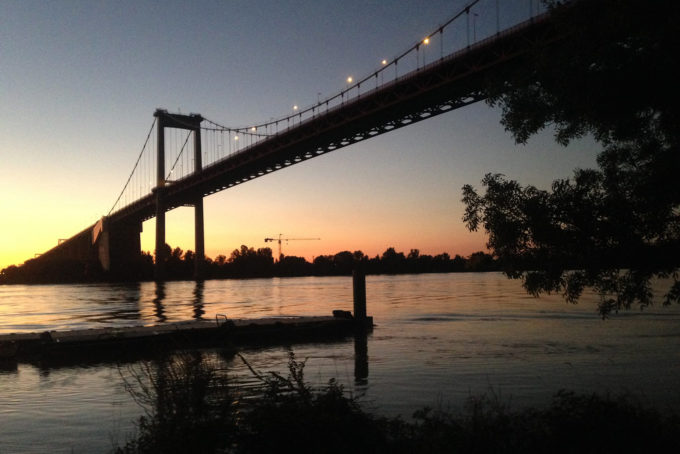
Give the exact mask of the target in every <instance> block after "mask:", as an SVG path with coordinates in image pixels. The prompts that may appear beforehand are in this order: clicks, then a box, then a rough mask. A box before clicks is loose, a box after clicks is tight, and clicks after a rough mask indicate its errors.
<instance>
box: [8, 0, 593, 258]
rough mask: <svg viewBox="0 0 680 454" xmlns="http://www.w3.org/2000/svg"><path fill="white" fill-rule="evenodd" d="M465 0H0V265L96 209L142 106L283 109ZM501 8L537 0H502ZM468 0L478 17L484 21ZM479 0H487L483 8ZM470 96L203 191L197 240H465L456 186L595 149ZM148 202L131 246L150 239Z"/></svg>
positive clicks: (210, 111)
mask: <svg viewBox="0 0 680 454" xmlns="http://www.w3.org/2000/svg"><path fill="white" fill-rule="evenodd" d="M466 3H467V2H466V1H463V0H431V1H428V2H421V1H416V0H411V1H388V0H383V1H370V0H361V1H359V0H344V1H342V2H340V1H326V0H318V1H275V0H269V1H258V0H255V1H194V2H176V1H162V2H161V1H157V2H150V1H148V2H138V1H130V2H126V1H122V2H118V1H116V2H114V1H108V2H104V1H102V2H99V1H97V2H90V1H66V0H64V1H52V2H46V1H26V0H22V1H14V0H0V158H1V165H0V268H4V267H6V266H8V265H10V264H20V263H22V262H23V261H25V260H26V259H29V258H31V257H33V256H34V254H36V253H41V252H44V251H46V250H48V249H50V248H51V247H53V246H55V245H56V244H57V241H58V239H59V238H68V237H71V236H72V235H74V234H75V233H77V232H79V231H81V230H82V229H84V228H85V227H87V226H89V225H91V224H93V223H94V222H96V221H97V220H98V219H99V218H100V217H101V216H102V215H104V214H106V213H108V211H109V209H110V208H111V206H112V204H113V202H114V201H115V199H116V197H117V195H118V193H119V191H120V190H121V188H122V187H123V184H124V183H125V180H126V178H127V176H128V174H129V173H130V170H131V169H132V166H133V164H134V161H135V159H136V158H137V155H138V153H139V151H140V149H141V147H142V144H143V142H144V139H145V137H146V134H147V132H148V129H149V127H150V125H151V122H152V120H153V112H154V110H155V109H156V108H159V107H160V108H165V109H168V110H169V111H170V112H182V113H190V112H196V113H200V114H202V115H203V116H204V117H207V118H210V119H211V120H215V121H217V122H219V123H221V124H223V125H227V126H232V125H233V126H244V125H248V124H252V123H259V122H264V121H267V120H269V119H271V118H276V117H280V116H283V115H286V114H288V113H290V112H291V111H292V106H293V105H300V106H303V107H304V106H308V105H311V104H313V103H315V102H316V100H317V99H319V98H322V99H323V98H325V97H328V96H330V95H333V94H335V93H336V92H338V91H339V90H341V89H342V88H343V87H344V86H345V84H346V82H345V81H346V78H347V77H348V76H353V77H355V78H357V77H361V76H365V75H367V74H370V73H371V72H373V71H374V70H375V69H377V68H378V67H379V65H380V61H381V60H382V59H388V60H389V59H391V58H392V57H395V56H396V55H398V54H400V53H401V52H402V51H403V50H405V49H406V48H408V47H410V46H411V45H413V44H414V43H416V42H418V41H420V40H421V39H422V37H424V36H426V35H427V34H428V33H429V32H431V31H433V30H435V29H436V28H437V26H438V25H439V24H441V23H443V22H445V21H446V20H447V19H448V18H449V17H450V16H452V15H453V14H455V13H456V12H457V11H458V10H459V9H460V8H461V7H462V6H464V5H465V4H466ZM500 3H501V4H502V5H501V13H502V14H501V20H500V21H501V22H502V25H504V24H505V23H506V22H507V23H512V21H513V20H516V17H517V16H518V15H519V14H520V12H522V13H525V12H526V11H527V10H530V9H531V8H532V6H534V7H535V4H536V3H537V2H536V1H535V0H534V1H530V0H517V1H514V0H501V1H500ZM493 5H495V1H493V0H486V1H482V2H481V5H480V9H478V10H477V11H478V16H475V17H474V20H475V27H476V28H475V30H474V32H475V34H478V35H479V36H483V34H484V32H485V26H486V25H485V24H489V23H493V24H495V21H496V16H495V10H494V7H493ZM485 8H486V9H485ZM499 120H500V112H499V111H498V110H497V109H492V108H490V107H489V106H488V105H486V104H484V103H478V104H476V105H472V106H469V107H466V108H463V109H460V110H457V111H454V112H450V113H447V114H444V115H441V116H439V117H436V118H434V119H429V120H426V121H424V122H421V123H419V124H415V125H412V126H408V127H406V128H403V129H400V130H397V131H394V132H390V133H388V134H386V135H383V136H379V137H376V138H373V139H370V140H368V141H365V142H361V143H358V144H355V145H352V146H350V147H347V148H343V149H340V150H338V151H335V152H333V153H330V154H328V155H324V156H321V157H318V158H315V159H312V160H310V161H307V162H304V163H301V164H298V165H295V166H293V167H290V168H287V169H284V170H282V171H279V172H275V173H273V174H270V175H267V176H265V177H262V178H258V179H255V180H253V181H250V182H247V183H245V184H243V185H240V186H238V187H235V188H232V189H229V190H226V191H223V192H221V193H218V194H215V195H212V196H209V197H207V198H206V199H205V225H206V254H207V255H208V256H210V257H215V256H217V255H218V254H225V255H227V256H229V253H230V252H231V251H232V250H233V249H235V248H238V247H239V246H240V245H241V244H246V245H248V246H252V247H255V248H258V247H265V246H270V247H272V248H273V249H274V251H275V253H276V246H275V245H273V246H272V245H271V243H267V244H266V243H264V238H265V237H270V236H276V235H278V234H279V233H282V234H283V235H284V236H287V237H319V238H321V240H320V241H295V242H290V243H289V244H284V245H283V252H284V254H287V255H299V256H304V257H306V258H308V259H310V260H311V259H312V258H313V257H314V256H317V255H320V254H329V253H335V252H339V251H342V250H350V251H354V250H362V251H363V252H364V253H366V254H368V255H370V256H374V255H376V254H381V253H382V252H383V251H384V250H385V249H386V248H388V247H390V246H392V247H395V248H396V249H397V250H398V251H404V252H406V253H407V252H408V251H409V250H410V249H411V248H418V249H420V250H421V253H428V254H438V253H441V252H448V253H449V254H451V255H454V254H461V255H464V256H465V255H469V254H470V253H472V252H474V251H477V250H484V249H485V247H484V244H485V241H486V239H485V237H484V235H483V234H482V233H469V232H468V231H467V230H466V229H465V226H464V225H463V222H462V220H461V218H462V215H463V209H464V208H463V205H462V204H461V202H460V199H461V187H462V186H463V185H464V184H466V183H471V184H474V185H477V186H479V182H480V180H481V178H482V177H483V176H484V174H485V173H487V172H500V173H503V174H505V175H507V176H508V177H509V178H514V179H518V180H520V181H522V182H523V183H530V184H535V185H537V186H539V187H542V188H548V187H549V184H550V182H551V181H552V180H553V179H555V178H560V177H567V176H569V175H570V174H571V172H572V170H573V169H574V168H577V167H592V166H594V163H595V155H596V152H597V146H596V145H595V144H593V143H592V141H590V140H583V141H581V142H579V143H574V144H572V145H570V146H569V147H568V148H561V147H558V146H557V145H555V144H554V143H553V140H552V135H551V132H550V131H547V132H546V133H545V134H542V135H540V136H538V137H535V138H533V139H532V140H531V141H530V142H529V144H528V145H526V146H519V145H516V144H515V143H514V141H513V139H512V137H511V136H510V135H509V134H508V133H507V132H505V131H504V130H503V127H502V126H501V125H500V123H499ZM166 219H167V221H166V222H167V242H168V243H170V244H171V245H172V246H173V247H175V246H179V247H181V248H183V249H185V250H186V249H193V242H194V240H193V210H192V209H190V208H181V209H178V210H175V211H172V212H170V213H169V214H168V215H167V218H166ZM153 244H154V227H153V220H152V221H147V222H146V223H145V224H144V233H143V234H142V248H143V249H144V250H152V249H153V247H154V246H153Z"/></svg>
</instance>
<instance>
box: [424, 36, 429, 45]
mask: <svg viewBox="0 0 680 454" xmlns="http://www.w3.org/2000/svg"><path fill="white" fill-rule="evenodd" d="M423 44H430V37H429V36H428V37H427V38H425V39H424V40H423Z"/></svg>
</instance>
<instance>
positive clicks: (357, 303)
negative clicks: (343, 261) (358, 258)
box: [352, 269, 366, 322]
mask: <svg viewBox="0 0 680 454" xmlns="http://www.w3.org/2000/svg"><path fill="white" fill-rule="evenodd" d="M352 284H353V288H354V318H355V319H356V320H358V321H360V322H364V321H365V320H366V275H365V274H364V272H363V270H359V269H355V270H354V271H352Z"/></svg>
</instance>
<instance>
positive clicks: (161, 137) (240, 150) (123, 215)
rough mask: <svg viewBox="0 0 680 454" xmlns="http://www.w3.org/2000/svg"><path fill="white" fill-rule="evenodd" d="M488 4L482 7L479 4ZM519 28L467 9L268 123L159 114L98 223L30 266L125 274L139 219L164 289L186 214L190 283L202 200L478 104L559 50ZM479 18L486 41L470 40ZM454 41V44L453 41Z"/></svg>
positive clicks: (525, 26) (201, 255) (546, 15)
mask: <svg viewBox="0 0 680 454" xmlns="http://www.w3.org/2000/svg"><path fill="white" fill-rule="evenodd" d="M484 3H486V5H483V4H484ZM527 4H528V8H527V14H526V16H525V20H523V21H521V22H518V23H516V24H515V25H513V26H511V27H508V28H505V29H502V30H501V28H500V17H499V16H500V9H499V2H498V0H495V1H486V2H484V1H483V0H474V1H471V2H470V3H469V4H468V5H467V6H466V7H464V8H463V9H462V10H461V11H459V12H458V13H457V14H455V15H454V16H453V17H452V18H450V19H449V20H448V21H447V22H445V23H444V24H442V25H439V26H438V27H437V28H436V29H434V30H433V31H432V33H430V34H428V35H427V36H425V37H422V38H420V39H419V40H418V42H416V43H415V44H414V45H413V46H412V47H410V48H409V49H407V50H406V51H404V52H402V53H401V54H399V55H398V56H396V57H395V58H393V59H391V60H389V61H388V60H383V61H382V62H381V66H380V67H379V69H377V70H375V71H374V72H372V73H370V74H369V75H368V76H366V77H363V78H359V79H357V80H348V85H347V86H346V87H345V88H344V89H343V90H341V91H340V92H339V93H337V94H335V95H333V96H331V97H328V98H326V99H323V100H319V101H318V102H317V103H315V104H313V105H311V106H309V107H305V108H300V107H298V106H295V107H294V108H293V113H292V114H289V115H285V116H283V117H281V118H278V119H276V120H272V121H269V122H263V123H260V124H253V125H247V126H243V127H227V126H223V125H221V124H220V123H219V122H217V121H213V120H210V119H207V118H205V117H203V116H201V115H200V114H189V115H185V114H179V113H170V112H168V111H166V110H163V109H157V110H156V111H155V113H154V119H153V123H152V125H151V127H150V129H149V132H148V135H147V138H146V141H145V142H144V145H143V146H142V149H141V152H140V153H139V156H138V158H137V160H136V162H135V164H134V167H133V170H132V172H131V173H130V175H129V177H128V179H127V182H126V184H125V186H124V188H123V190H122V191H121V192H120V194H119V196H118V198H117V199H116V201H115V203H114V204H113V206H112V207H111V209H110V210H109V212H108V214H107V215H106V216H103V217H102V218H101V219H100V220H99V221H97V222H96V223H95V224H93V225H91V226H89V227H87V228H86V229H84V230H83V231H81V232H80V233H78V234H76V235H74V236H73V237H72V238H69V239H67V240H60V242H59V244H58V245H57V246H56V247H54V248H53V249H51V250H49V251H47V252H45V253H44V254H42V255H41V256H39V257H38V258H37V259H36V260H53V259H64V258H68V259H76V260H82V261H91V262H95V261H96V262H99V264H100V265H101V267H102V268H103V269H104V270H107V271H112V272H116V271H121V270H129V269H134V263H135V262H136V261H139V259H140V257H141V252H140V251H141V245H140V233H141V231H142V223H143V222H144V221H145V220H148V219H151V218H155V219H156V242H155V244H156V249H155V267H156V278H157V279H159V280H160V279H163V277H164V263H165V259H166V257H165V255H166V254H167V251H166V248H165V214H166V212H168V211H170V210H172V209H174V208H177V207H180V206H191V207H194V213H195V277H196V278H198V279H200V278H201V277H202V264H203V262H204V260H205V252H204V251H205V246H204V225H203V198H204V197H206V196H209V195H211V194H214V193H216V192H220V191H223V190H226V189H228V188H231V187H233V186H235V185H238V184H241V183H244V182H246V181H249V180H252V179H254V178H258V177H261V176H264V175H267V174H269V173H271V172H275V171H277V170H281V169H284V168H286V167H289V166H291V165H294V164H297V163H300V162H303V161H306V160H308V159H311V158H314V157H317V156H320V155H323V154H325V153H329V152H331V151H335V150H337V149H340V148H343V147H346V146H349V145H352V144H354V143H357V142H360V141H363V140H366V139H369V138H371V137H375V136H378V135H381V134H384V133H387V132H389V131H392V130H395V129H399V128H402V127H405V126H407V125H411V124H414V123H417V122H420V121H423V120H426V119H428V118H432V117H434V116H436V115H440V114H443V113H446V112H449V111H452V110H455V109H458V108H461V107H463V106H466V105H469V104H471V103H474V102H477V101H480V100H482V99H484V98H485V96H486V95H485V93H486V90H485V79H486V77H487V75H489V74H494V75H496V76H497V75H498V74H503V72H504V71H506V72H507V71H511V70H513V69H516V68H518V67H521V65H522V64H523V62H525V61H526V59H528V58H531V55H532V53H533V52H536V51H537V49H544V48H545V47H546V46H549V45H550V44H551V43H553V42H556V41H558V40H560V39H562V36H561V35H560V33H559V32H558V31H557V30H556V28H555V27H554V24H553V22H554V20H553V17H552V14H551V13H550V12H547V11H541V10H540V9H539V8H538V6H537V4H538V2H535V1H531V0H530V1H528V2H527ZM482 15H486V16H490V17H492V18H494V15H495V21H496V27H495V30H493V31H492V32H491V33H487V35H486V36H481V33H480V34H479V35H480V36H478V32H477V29H476V21H477V20H478V18H479V17H480V16H482ZM461 37H462V38H461Z"/></svg>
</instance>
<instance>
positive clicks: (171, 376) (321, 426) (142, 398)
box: [116, 353, 680, 454]
mask: <svg viewBox="0 0 680 454" xmlns="http://www.w3.org/2000/svg"><path fill="white" fill-rule="evenodd" d="M244 362H245V359H244ZM305 362H306V361H298V360H296V359H295V356H294V354H293V353H290V356H289V361H288V370H289V373H288V376H283V375H281V374H279V373H276V372H269V373H262V372H259V371H256V370H254V369H253V368H252V367H251V366H250V365H248V367H249V368H250V370H251V372H252V373H253V374H254V376H255V377H256V378H258V379H259V380H260V381H261V383H262V384H263V389H262V392H261V393H260V394H259V395H256V396H250V397H249V398H248V399H242V400H240V401H235V400H234V396H235V395H237V392H232V391H230V388H229V381H228V379H227V376H226V375H225V374H224V373H222V372H223V370H222V369H221V368H220V367H218V365H217V364H215V363H214V362H211V361H206V358H205V357H203V358H201V355H199V354H197V353H187V354H182V355H179V356H177V357H174V358H165V359H163V360H162V361H160V362H155V363H146V364H145V365H142V366H141V367H139V368H137V369H134V370H129V371H128V372H130V373H129V374H127V375H125V378H126V383H127V388H128V390H129V391H130V392H131V393H132V395H133V397H134V398H135V399H136V400H137V401H138V402H139V403H140V404H141V405H142V407H143V408H144V409H145V412H146V415H145V416H143V417H142V418H140V420H139V423H138V432H139V433H138V435H137V437H136V438H134V439H131V440H129V441H128V443H127V444H126V445H125V446H124V447H122V448H119V449H118V450H117V451H116V452H118V453H157V452H163V453H172V452H201V453H218V452H230V453H260V452H262V453H265V452H266V453H270V452H279V451H294V452H299V453H318V452H324V453H343V454H344V453H347V452H356V453H369V452H390V453H397V454H399V453H409V454H413V453H428V454H430V453H445V452H460V453H518V452H551V453H574V452H591V453H599V452H603V453H604V452H640V453H643V452H662V451H667V452H676V451H677V450H678V449H680V441H679V440H678V437H677V433H678V429H679V428H680V420H679V419H678V418H677V416H673V415H670V416H669V415H662V414H660V413H658V412H656V411H654V410H649V409H646V408H644V407H643V406H641V405H640V404H639V403H638V402H636V401H635V400H634V399H632V398H631V397H630V396H625V395H624V396H620V397H617V398H612V397H608V396H606V397H601V396H598V395H595V394H593V395H579V394H574V393H572V392H567V391H559V392H558V393H557V394H556V395H555V397H554V400H553V402H552V404H551V405H548V406H547V407H546V408H526V409H521V410H513V409H512V408H511V407H510V405H509V404H508V403H507V402H505V401H503V400H502V399H501V398H500V397H499V396H498V395H497V394H495V393H493V392H490V393H488V394H484V395H480V396H472V397H470V398H469V399H468V401H467V404H466V406H465V408H464V410H463V411H462V412H461V413H452V412H449V411H445V410H442V409H431V408H424V409H422V410H418V411H416V412H415V414H414V415H413V418H412V420H411V421H404V420H402V419H401V418H384V417H379V416H375V415H372V414H370V413H368V412H366V411H365V410H363V409H362V407H361V406H360V405H359V403H358V401H357V400H356V399H355V398H354V397H352V396H349V395H348V394H347V393H346V392H345V390H344V389H343V387H342V386H341V385H339V384H338V383H337V382H336V381H335V380H330V381H329V382H328V384H327V386H325V387H321V388H318V389H315V388H313V387H312V386H311V385H309V383H307V382H306V381H305V378H304V368H305ZM246 364H248V363H247V362H246Z"/></svg>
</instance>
